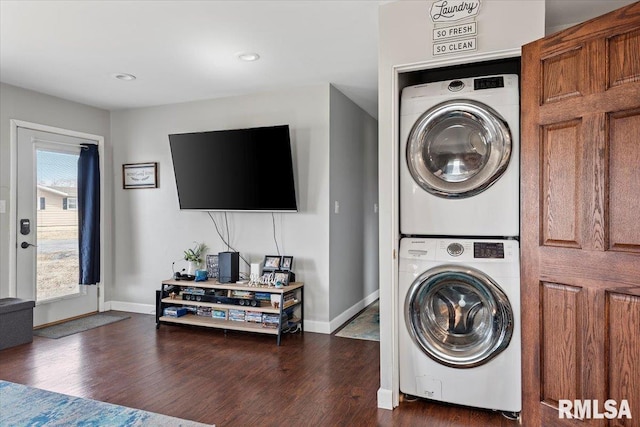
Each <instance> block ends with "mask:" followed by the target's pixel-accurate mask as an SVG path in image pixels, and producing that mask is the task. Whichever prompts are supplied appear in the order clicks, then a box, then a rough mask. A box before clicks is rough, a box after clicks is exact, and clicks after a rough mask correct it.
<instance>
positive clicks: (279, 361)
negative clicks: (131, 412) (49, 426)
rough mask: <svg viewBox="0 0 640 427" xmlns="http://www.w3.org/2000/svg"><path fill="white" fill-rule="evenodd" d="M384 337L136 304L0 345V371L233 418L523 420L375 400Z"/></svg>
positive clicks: (1, 375)
mask: <svg viewBox="0 0 640 427" xmlns="http://www.w3.org/2000/svg"><path fill="white" fill-rule="evenodd" d="M379 354H380V352H379V343H378V342H375V341H364V340H354V339H348V338H340V337H335V336H330V335H324V334H314V333H310V332H305V333H304V334H300V333H297V334H292V335H285V336H284V337H283V339H282V345H281V346H280V347H278V346H276V340H275V337H273V336H271V335H258V334H251V333H244V332H232V331H230V332H228V334H226V335H225V333H224V332H223V331H221V330H212V329H204V328H191V327H181V326H170V325H162V326H161V327H160V329H159V330H156V328H155V318H154V317H153V316H150V315H141V314H131V318H130V319H126V320H123V321H120V322H117V323H113V324H111V325H107V326H104V327H100V328H96V329H92V330H89V331H85V332H82V333H79V334H75V335H71V336H68V337H64V338H60V339H57V340H56V339H47V338H41V337H34V341H33V343H31V344H25V345H21V346H17V347H13V348H10V349H5V350H2V351H0V379H3V380H6V381H11V382H15V383H20V384H26V385H29V386H33V387H38V388H42V389H46V390H51V391H55V392H59V393H65V394H70V395H73V396H79V397H85V398H89V399H95V400H101V401H104V402H109V403H114V404H118V405H124V406H128V407H133V408H138V409H143V410H147V411H152V412H158V413H162V414H166V415H170V416H174V417H179V418H185V419H189V420H194V421H199V422H202V423H208V424H213V423H215V424H216V425H217V426H218V427H233V426H243V427H246V426H283V425H284V426H309V425H320V426H429V427H458V426H472V427H473V426H482V427H486V426H517V425H518V423H517V422H515V421H510V420H507V419H506V418H504V417H503V416H502V415H501V414H498V413H494V412H490V411H481V410H475V409H468V408H460V407H455V406H449V405H443V404H437V403H433V402H429V401H425V400H418V401H416V402H403V403H401V405H400V407H399V408H396V409H395V410H393V411H389V410H384V409H378V408H377V402H376V393H377V390H378V388H379V386H380V379H379V372H380V369H379V366H380V362H379Z"/></svg>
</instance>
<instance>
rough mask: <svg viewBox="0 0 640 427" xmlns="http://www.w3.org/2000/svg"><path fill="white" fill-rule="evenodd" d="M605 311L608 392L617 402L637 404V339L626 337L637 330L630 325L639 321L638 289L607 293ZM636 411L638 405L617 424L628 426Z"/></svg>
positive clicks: (639, 396) (639, 399) (639, 352)
mask: <svg viewBox="0 0 640 427" xmlns="http://www.w3.org/2000/svg"><path fill="white" fill-rule="evenodd" d="M607 314H608V323H609V329H608V334H607V335H608V342H607V347H608V349H609V352H608V358H609V363H608V365H609V372H608V374H609V388H610V390H611V392H610V396H611V398H612V399H616V400H617V401H618V402H620V401H621V400H622V399H627V400H628V401H629V406H630V407H631V408H640V390H638V387H637V383H638V376H637V375H638V368H637V365H638V355H640V340H637V339H636V340H631V339H629V336H637V334H638V329H637V328H636V329H632V328H633V326H634V325H635V326H637V325H640V292H636V295H628V294H627V295H625V294H621V293H618V292H616V291H612V292H610V293H609V294H608V295H607ZM634 375H635V376H634ZM637 413H638V412H637V409H636V412H632V415H635V417H634V418H635V421H634V420H629V421H626V422H621V423H619V424H618V425H620V426H629V427H631V426H632V425H634V424H633V423H632V421H634V422H635V423H637V422H638V420H637V417H638V416H637ZM635 425H637V424H635Z"/></svg>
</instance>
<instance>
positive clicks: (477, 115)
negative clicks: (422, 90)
mask: <svg viewBox="0 0 640 427" xmlns="http://www.w3.org/2000/svg"><path fill="white" fill-rule="evenodd" d="M511 145H512V141H511V131H510V130H509V126H508V125H507V122H506V121H505V120H504V118H502V116H500V114H499V113H498V112H496V111H495V110H494V109H492V108H491V107H489V106H488V105H486V104H483V103H481V102H477V101H473V100H466V99H454V100H449V101H445V102H443V103H440V104H438V105H435V106H434V107H432V108H430V109H429V110H427V111H426V112H425V113H424V114H422V116H420V117H419V118H418V120H417V121H416V123H415V124H414V125H413V128H412V129H411V132H410V133H409V137H408V140H407V152H406V157H407V158H406V161H407V165H408V167H409V172H410V173H411V176H412V177H413V179H414V180H415V182H416V183H417V184H418V185H419V186H420V187H421V188H422V189H424V190H426V191H428V192H429V193H431V194H434V195H436V196H439V197H445V198H464V197H471V196H474V195H476V194H478V193H480V192H482V191H484V190H486V189H487V188H489V187H490V186H491V185H492V184H493V183H494V182H496V181H497V180H498V179H499V178H500V176H501V175H502V174H503V172H504V171H505V170H506V168H507V166H508V165H509V158H510V157H511Z"/></svg>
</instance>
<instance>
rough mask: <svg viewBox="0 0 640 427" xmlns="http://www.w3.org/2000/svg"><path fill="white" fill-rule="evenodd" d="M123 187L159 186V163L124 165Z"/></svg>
mask: <svg viewBox="0 0 640 427" xmlns="http://www.w3.org/2000/svg"><path fill="white" fill-rule="evenodd" d="M122 188H124V189H125V190H127V189H133V188H158V163H155V162H154V163H129V164H124V165H122Z"/></svg>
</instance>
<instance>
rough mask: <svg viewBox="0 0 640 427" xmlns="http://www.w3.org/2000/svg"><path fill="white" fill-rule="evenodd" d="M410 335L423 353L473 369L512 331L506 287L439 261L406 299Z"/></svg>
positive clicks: (499, 348)
mask: <svg viewBox="0 0 640 427" xmlns="http://www.w3.org/2000/svg"><path fill="white" fill-rule="evenodd" d="M404 314H405V321H406V325H407V328H408V330H409V334H410V336H411V338H412V339H413V341H414V342H415V343H416V344H417V345H418V346H419V347H420V348H421V349H422V351H423V352H424V353H425V354H426V355H427V356H429V357H430V358H432V359H433V360H435V361H436V362H438V363H441V364H443V365H446V366H450V367H454V368H472V367H474V366H479V365H482V364H484V363H487V362H488V361H489V360H491V359H492V358H494V357H495V356H497V355H498V354H499V353H500V352H502V351H503V350H504V349H505V348H506V347H507V346H508V345H509V341H510V340H511V335H512V334H513V311H512V309H511V304H510V303H509V299H508V298H507V296H506V294H505V293H504V291H503V290H502V289H501V288H500V286H498V284H497V283H495V282H494V281H493V280H492V279H491V278H490V277H489V276H487V275H486V274H484V273H483V272H481V271H479V270H476V269H474V268H471V267H461V266H458V265H443V266H439V267H435V268H432V269H430V270H428V271H426V272H425V273H423V274H422V275H420V276H419V277H418V278H417V279H416V280H415V281H414V282H413V284H412V285H411V287H410V289H409V292H408V293H407V296H406V299H405V312H404Z"/></svg>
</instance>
